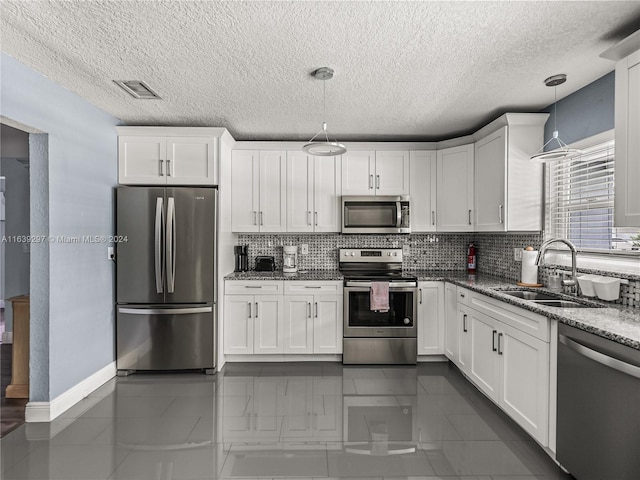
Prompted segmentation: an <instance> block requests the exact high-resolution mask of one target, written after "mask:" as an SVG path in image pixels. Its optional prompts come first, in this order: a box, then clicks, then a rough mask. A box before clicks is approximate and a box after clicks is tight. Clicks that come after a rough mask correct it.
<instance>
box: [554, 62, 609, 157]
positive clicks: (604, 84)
mask: <svg viewBox="0 0 640 480" xmlns="http://www.w3.org/2000/svg"><path fill="white" fill-rule="evenodd" d="M570 80H571V79H570V78H569V79H567V81H570ZM565 85H566V84H565ZM549 88H551V87H549ZM558 89H559V91H560V89H562V85H560V86H559V87H558ZM614 93H615V71H613V72H611V73H608V74H607V75H605V76H604V77H600V78H599V79H598V80H596V81H594V82H592V83H590V84H589V85H587V86H585V87H583V88H581V89H580V90H578V91H577V92H574V93H572V94H571V95H569V96H567V97H565V98H563V99H562V100H559V101H558V104H557V110H556V111H557V114H558V121H557V124H558V132H559V133H560V139H561V140H562V141H563V142H565V143H567V144H571V143H572V142H576V141H578V140H582V139H583V138H588V137H591V136H593V135H596V134H598V133H602V132H605V131H607V130H611V129H613V128H614V124H615V119H614ZM542 111H543V112H548V113H550V114H551V116H550V117H549V120H547V123H546V125H545V127H544V141H545V143H546V142H547V141H548V140H549V139H550V138H551V137H552V135H553V124H554V114H553V104H551V105H549V106H548V107H546V108H545V109H544V110H542ZM555 148H557V145H556V144H555V142H552V145H551V148H549V150H553V149H555Z"/></svg>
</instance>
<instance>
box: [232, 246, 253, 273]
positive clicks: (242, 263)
mask: <svg viewBox="0 0 640 480" xmlns="http://www.w3.org/2000/svg"><path fill="white" fill-rule="evenodd" d="M233 253H234V254H235V256H236V265H235V269H234V272H246V271H247V270H249V246H248V245H236V246H235V247H233Z"/></svg>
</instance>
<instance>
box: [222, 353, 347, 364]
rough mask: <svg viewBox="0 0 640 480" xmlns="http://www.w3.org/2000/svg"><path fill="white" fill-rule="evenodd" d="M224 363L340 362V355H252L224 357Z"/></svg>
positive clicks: (227, 355)
mask: <svg viewBox="0 0 640 480" xmlns="http://www.w3.org/2000/svg"><path fill="white" fill-rule="evenodd" d="M225 361H226V363H230V362H265V363H270V362H342V355H333V354H325V353H323V354H320V353H316V354H310V353H299V354H295V353H289V354H272V353H269V354H252V355H229V354H226V355H225Z"/></svg>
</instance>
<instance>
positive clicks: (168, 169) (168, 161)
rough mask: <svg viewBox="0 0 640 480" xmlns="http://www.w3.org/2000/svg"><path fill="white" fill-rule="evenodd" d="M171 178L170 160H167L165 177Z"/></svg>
mask: <svg viewBox="0 0 640 480" xmlns="http://www.w3.org/2000/svg"><path fill="white" fill-rule="evenodd" d="M170 176H171V160H169V159H167V177H170Z"/></svg>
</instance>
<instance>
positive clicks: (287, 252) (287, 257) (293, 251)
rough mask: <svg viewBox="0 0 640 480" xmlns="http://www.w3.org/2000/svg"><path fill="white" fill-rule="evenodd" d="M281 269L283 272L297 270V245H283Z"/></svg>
mask: <svg viewBox="0 0 640 480" xmlns="http://www.w3.org/2000/svg"><path fill="white" fill-rule="evenodd" d="M282 271H283V272H285V273H295V272H297V271H298V247H297V246H289V245H288V246H285V247H283V259H282Z"/></svg>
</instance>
